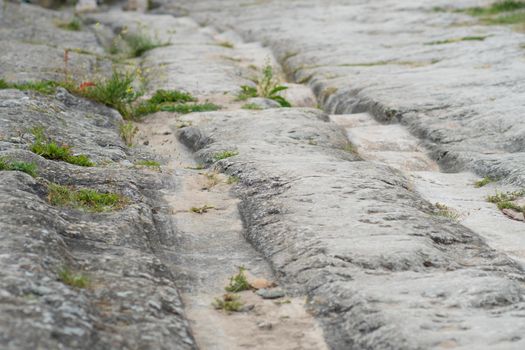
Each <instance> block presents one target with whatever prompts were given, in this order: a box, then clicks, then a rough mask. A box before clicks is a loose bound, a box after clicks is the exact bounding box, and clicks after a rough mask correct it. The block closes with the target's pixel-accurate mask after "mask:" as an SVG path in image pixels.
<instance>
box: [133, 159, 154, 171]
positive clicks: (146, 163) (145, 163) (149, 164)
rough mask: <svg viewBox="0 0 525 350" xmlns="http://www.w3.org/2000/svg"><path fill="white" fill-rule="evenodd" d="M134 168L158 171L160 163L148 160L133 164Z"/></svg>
mask: <svg viewBox="0 0 525 350" xmlns="http://www.w3.org/2000/svg"><path fill="white" fill-rule="evenodd" d="M135 166H143V167H148V168H153V169H155V170H157V171H160V163H159V162H157V161H156V160H150V159H144V160H139V161H136V162H135Z"/></svg>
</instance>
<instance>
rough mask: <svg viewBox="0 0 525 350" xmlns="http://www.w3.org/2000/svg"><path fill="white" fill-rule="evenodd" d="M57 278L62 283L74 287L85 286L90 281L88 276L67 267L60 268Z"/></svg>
mask: <svg viewBox="0 0 525 350" xmlns="http://www.w3.org/2000/svg"><path fill="white" fill-rule="evenodd" d="M58 279H59V280H60V281H62V282H63V283H64V284H67V285H68V286H71V287H75V288H87V287H88V286H89V283H90V280H89V277H88V276H86V275H84V274H79V273H74V272H73V271H71V270H70V269H69V268H67V267H64V268H63V269H62V270H60V271H58Z"/></svg>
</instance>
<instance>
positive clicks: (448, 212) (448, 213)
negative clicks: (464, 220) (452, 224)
mask: <svg viewBox="0 0 525 350" xmlns="http://www.w3.org/2000/svg"><path fill="white" fill-rule="evenodd" d="M434 206H435V208H436V211H435V212H434V215H436V216H442V217H445V218H448V219H451V220H458V219H459V213H458V212H457V211H455V210H454V209H452V208H449V207H448V206H446V205H445V204H442V203H436V204H435V205H434Z"/></svg>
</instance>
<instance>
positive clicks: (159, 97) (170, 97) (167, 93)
mask: <svg viewBox="0 0 525 350" xmlns="http://www.w3.org/2000/svg"><path fill="white" fill-rule="evenodd" d="M149 102H151V103H154V104H162V103H168V102H171V103H186V102H197V99H196V98H195V97H193V96H192V95H191V94H190V93H189V92H185V91H179V90H157V91H156V92H155V94H154V95H153V96H152V97H151V98H150V99H149Z"/></svg>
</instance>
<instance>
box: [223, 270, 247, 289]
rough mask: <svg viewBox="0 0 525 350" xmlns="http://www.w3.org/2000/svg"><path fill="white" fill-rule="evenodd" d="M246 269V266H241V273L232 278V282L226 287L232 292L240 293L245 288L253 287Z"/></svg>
mask: <svg viewBox="0 0 525 350" xmlns="http://www.w3.org/2000/svg"><path fill="white" fill-rule="evenodd" d="M245 271H246V269H245V268H244V267H242V266H241V267H239V273H238V274H236V275H235V276H232V277H231V278H230V284H229V285H227V286H226V287H225V288H224V289H225V290H226V291H227V292H230V293H238V292H242V291H244V290H250V289H252V287H251V286H250V283H249V282H248V279H247V278H246V274H245V273H244V272H245Z"/></svg>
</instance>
